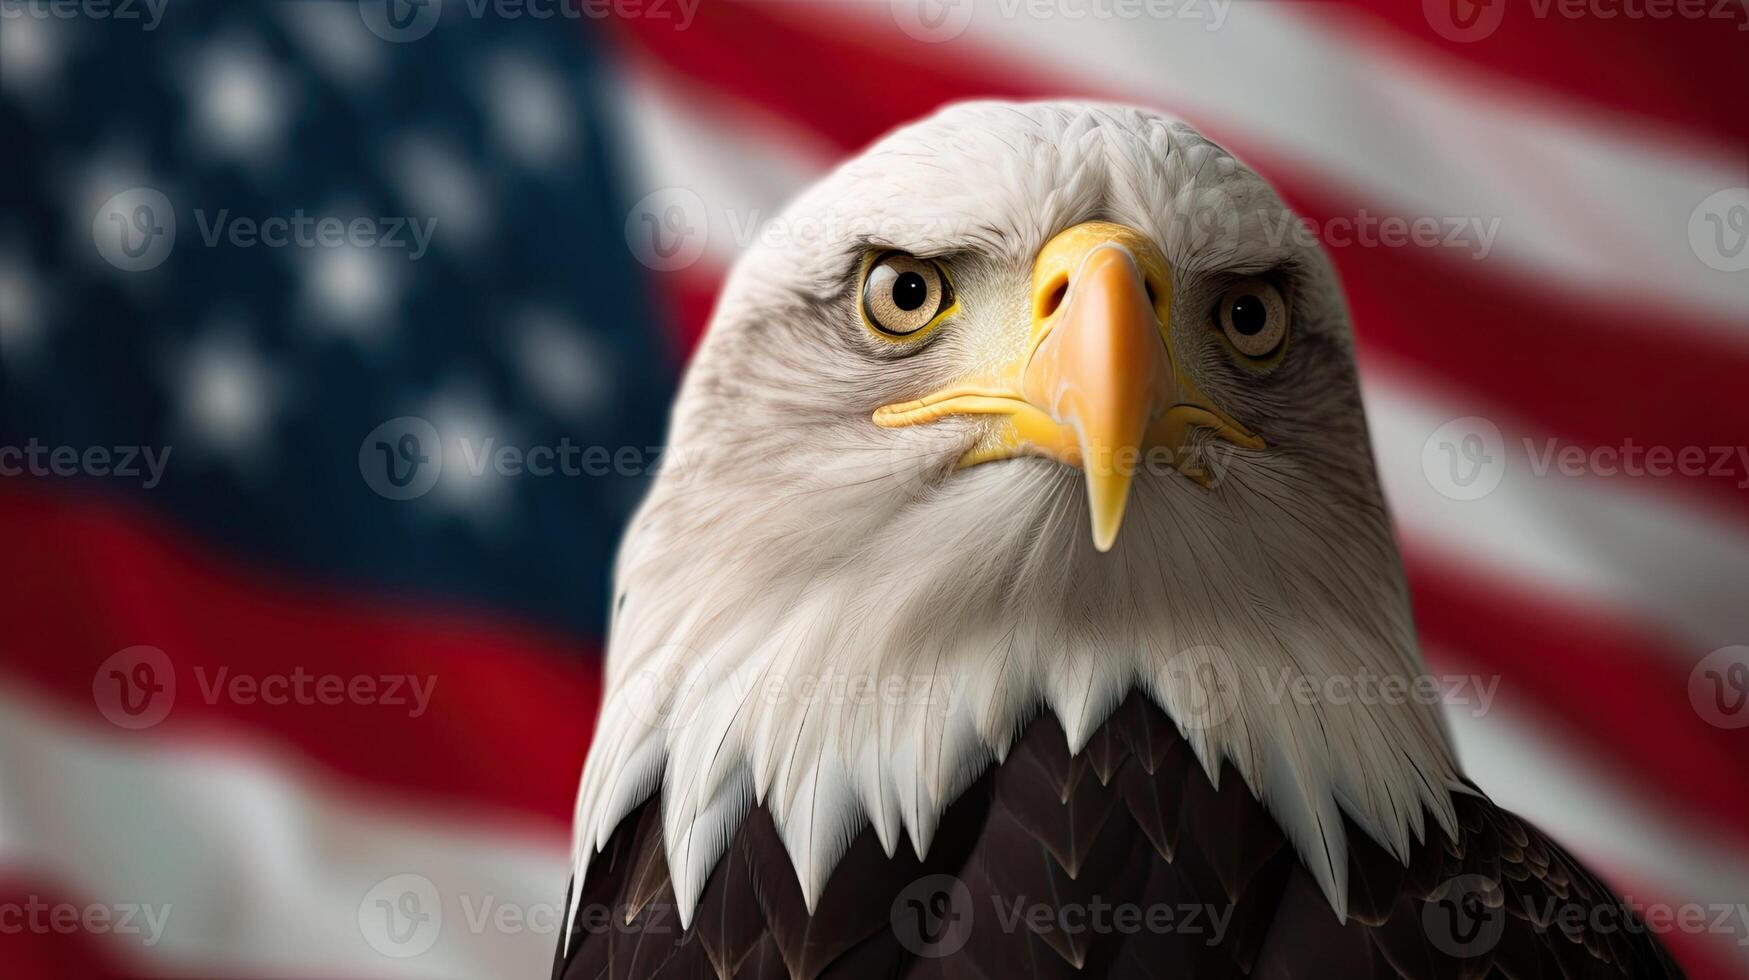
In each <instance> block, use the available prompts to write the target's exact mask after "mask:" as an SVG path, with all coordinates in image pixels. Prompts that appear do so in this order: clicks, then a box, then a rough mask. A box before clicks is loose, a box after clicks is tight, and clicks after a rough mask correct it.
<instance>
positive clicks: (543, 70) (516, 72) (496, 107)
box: [481, 54, 579, 170]
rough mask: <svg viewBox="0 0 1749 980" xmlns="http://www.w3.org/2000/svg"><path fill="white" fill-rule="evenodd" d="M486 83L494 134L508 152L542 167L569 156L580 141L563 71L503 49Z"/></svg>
mask: <svg viewBox="0 0 1749 980" xmlns="http://www.w3.org/2000/svg"><path fill="white" fill-rule="evenodd" d="M483 77H484V82H483V84H482V86H481V89H482V93H483V95H484V101H485V103H486V108H487V112H488V114H489V115H490V117H491V120H492V135H493V137H494V138H495V139H496V140H497V142H498V144H499V145H500V146H501V147H502V148H503V149H504V151H505V152H506V153H508V154H509V155H510V156H512V157H514V158H515V159H516V160H518V161H519V162H521V163H522V164H524V165H525V166H528V167H531V168H533V169H537V170H553V169H555V168H556V167H558V166H559V165H561V164H563V163H565V162H566V160H567V159H568V158H569V157H570V155H571V153H572V151H573V150H574V148H575V146H576V143H577V126H576V120H577V119H578V118H579V117H578V112H577V107H576V105H575V104H574V103H573V100H572V99H571V97H570V94H569V93H568V92H567V91H566V90H565V85H564V81H563V79H562V78H561V76H560V75H559V74H558V73H556V72H554V71H552V70H551V69H550V68H548V67H546V66H545V65H541V64H537V63H535V62H533V61H530V60H528V59H527V58H523V57H519V56H517V55H510V54H500V55H498V56H497V57H496V58H494V59H493V61H492V62H491V64H489V65H488V66H487V69H486V71H485V73H484V76H483Z"/></svg>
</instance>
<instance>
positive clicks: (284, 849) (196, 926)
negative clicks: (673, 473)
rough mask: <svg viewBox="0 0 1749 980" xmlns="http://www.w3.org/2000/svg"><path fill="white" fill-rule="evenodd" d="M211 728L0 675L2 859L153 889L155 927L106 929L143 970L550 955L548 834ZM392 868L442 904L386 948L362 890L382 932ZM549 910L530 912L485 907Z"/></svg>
mask: <svg viewBox="0 0 1749 980" xmlns="http://www.w3.org/2000/svg"><path fill="white" fill-rule="evenodd" d="M222 742H223V745H221V739H219V738H214V739H212V740H211V741H210V742H207V743H203V744H171V743H167V742H166V741H165V740H163V739H151V738H141V737H139V736H135V735H130V733H127V732H123V731H121V730H120V729H101V728H92V727H90V726H85V725H78V724H75V723H73V722H72V721H71V720H69V719H68V718H65V717H62V716H60V715H58V714H56V713H54V712H53V711H51V710H50V709H49V708H48V707H46V706H45V705H43V704H42V703H40V701H38V700H37V699H34V698H32V697H31V696H30V694H29V692H28V689H25V688H16V687H9V686H6V685H4V684H0V867H10V868H13V869H21V870H28V871H30V872H33V873H34V874H35V875H40V876H43V877H46V878H48V879H50V880H51V881H53V882H55V883H56V884H57V885H58V886H60V885H64V891H62V892H61V894H59V895H57V896H44V898H45V899H50V900H61V901H73V902H77V903H79V904H80V905H81V906H83V905H84V904H86V903H98V904H102V905H109V906H117V905H123V904H126V903H139V904H141V905H147V906H152V907H158V908H161V907H166V906H167V907H168V912H167V918H165V920H164V922H165V928H164V930H163V933H162V937H161V939H160V940H159V941H158V942H157V943H156V944H155V945H151V946H147V945H146V941H147V936H146V935H142V934H132V935H111V936H106V937H102V938H106V939H110V940H113V941H114V943H115V944H116V945H115V948H116V950H117V952H118V953H121V954H124V955H130V956H131V957H133V958H136V959H137V960H138V961H139V962H140V963H141V964H142V965H143V967H144V968H145V969H146V970H148V971H150V972H152V973H153V974H155V975H162V976H172V975H175V976H187V975H190V974H214V975H237V974H238V973H239V972H240V973H242V974H246V975H274V976H287V975H299V976H312V975H339V976H370V977H421V978H429V977H463V978H476V977H477V978H482V980H497V978H502V977H533V976H544V975H546V973H547V972H548V971H549V970H550V968H551V962H552V953H553V950H554V948H555V947H556V944H557V942H558V932H557V921H558V915H559V912H561V911H562V906H563V901H564V890H565V876H566V871H567V866H568V859H567V842H566V841H565V840H564V838H563V837H562V836H561V835H556V834H546V833H537V832H534V831H527V832H524V831H519V830H515V829H511V828H508V827H502V826H500V827H495V828H488V827H486V826H484V824H483V822H482V823H481V824H472V823H459V822H458V823H443V822H441V821H438V820H436V819H434V818H433V817H432V816H431V815H430V813H429V812H418V813H415V812H411V811H398V810H396V809H395V808H392V807H390V806H388V805H380V806H378V805H367V804H364V803H361V802H359V801H357V800H356V799H354V798H342V797H340V796H339V795H337V794H335V793H334V792H333V791H332V790H331V789H330V788H329V787H327V786H324V785H322V783H321V782H320V781H319V780H318V779H316V778H314V777H312V776H311V775H309V774H308V773H304V772H299V771H298V768H299V767H298V766H296V765H295V764H293V763H290V762H289V761H287V760H285V759H283V758H275V757H274V755H273V754H272V753H270V752H267V751H262V750H258V749H256V748H253V747H249V748H244V747H240V746H238V745H237V743H236V739H235V736H234V735H232V734H226V735H225V736H224V737H223V739H222ZM365 750H367V749H366V748H365V747H362V746H361V751H365ZM403 874H416V875H421V876H423V877H424V878H426V879H428V880H430V881H431V882H432V884H433V885H434V886H435V888H436V889H437V896H438V900H439V901H438V907H440V908H441V910H442V918H441V924H440V925H439V926H438V929H437V932H436V934H435V942H434V945H432V946H431V947H430V948H429V949H428V950H426V951H424V952H422V953H420V954H419V955H416V956H410V957H407V958H396V957H392V956H388V955H385V954H384V953H382V952H379V951H378V949H376V948H373V946H372V945H371V943H370V942H369V940H367V938H366V934H365V926H364V924H361V913H360V908H361V906H364V907H365V911H364V913H363V914H364V915H365V916H367V917H369V918H366V919H365V920H364V923H366V924H369V925H370V926H371V928H373V929H376V930H377V932H376V936H377V938H378V941H379V943H380V942H383V940H384V937H386V936H387V933H386V931H385V929H386V925H387V920H386V918H381V917H383V916H386V914H387V910H382V909H379V908H375V907H373V906H374V899H375V898H377V897H383V896H385V895H387V896H388V897H390V898H391V899H392V898H395V897H398V896H399V895H400V893H401V889H399V888H391V889H390V891H392V893H393V894H390V893H389V892H385V891H381V890H379V892H378V894H376V895H373V894H372V889H373V887H375V886H377V885H378V883H380V882H383V881H384V880H385V879H389V878H392V877H393V876H396V875H403ZM367 899H368V900H369V901H367ZM488 903H490V904H488ZM500 908H507V909H513V910H515V911H514V912H513V913H512V912H505V913H498V909H500ZM422 911H425V910H422ZM548 912H551V913H552V914H551V915H550V916H548V921H543V922H539V923H538V926H539V927H540V928H539V929H538V930H537V929H536V927H533V926H527V925H524V926H521V927H517V926H515V925H513V924H511V920H510V919H509V918H505V919H502V920H500V919H497V918H495V917H494V916H495V914H502V915H505V916H511V915H522V916H525V917H526V916H529V915H533V916H535V917H537V918H538V917H539V916H541V915H544V914H546V913H548ZM135 921H136V923H137V922H143V921H144V920H143V919H142V918H139V917H136V919H135ZM434 921H435V920H434ZM525 921H526V919H525ZM378 922H381V923H383V925H382V926H380V927H379V926H378V925H377V924H376V923H378ZM405 924H406V923H402V925H405ZM412 935H414V936H418V935H419V934H412ZM387 948H388V949H390V950H391V951H393V952H405V951H409V950H412V949H414V948H416V947H415V946H414V945H413V944H412V943H409V944H407V945H402V946H396V945H393V944H392V943H390V944H389V945H388V946H387Z"/></svg>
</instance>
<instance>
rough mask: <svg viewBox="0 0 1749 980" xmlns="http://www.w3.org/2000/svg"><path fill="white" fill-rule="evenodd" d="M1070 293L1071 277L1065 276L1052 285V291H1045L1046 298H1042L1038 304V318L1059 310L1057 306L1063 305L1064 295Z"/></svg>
mask: <svg viewBox="0 0 1749 980" xmlns="http://www.w3.org/2000/svg"><path fill="white" fill-rule="evenodd" d="M1068 294H1069V277H1068V276H1063V277H1062V278H1060V279H1058V280H1057V281H1056V283H1055V284H1054V285H1052V286H1051V289H1050V292H1048V293H1045V294H1044V298H1043V299H1042V300H1040V302H1039V305H1038V319H1040V320H1042V319H1044V318H1045V317H1048V316H1050V315H1051V314H1053V313H1055V312H1057V308H1058V307H1060V306H1062V305H1063V297H1065V296H1067V295H1068Z"/></svg>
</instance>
